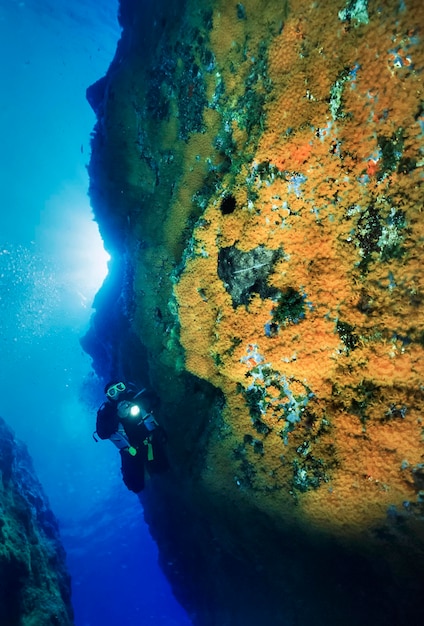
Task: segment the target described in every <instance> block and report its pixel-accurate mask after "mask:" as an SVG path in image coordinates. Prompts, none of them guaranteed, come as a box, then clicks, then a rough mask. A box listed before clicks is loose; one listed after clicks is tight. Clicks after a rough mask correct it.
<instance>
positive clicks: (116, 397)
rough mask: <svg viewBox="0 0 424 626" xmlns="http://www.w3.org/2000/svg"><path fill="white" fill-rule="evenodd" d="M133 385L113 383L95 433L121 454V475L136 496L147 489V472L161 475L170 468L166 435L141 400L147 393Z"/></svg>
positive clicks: (108, 390) (106, 390)
mask: <svg viewBox="0 0 424 626" xmlns="http://www.w3.org/2000/svg"><path fill="white" fill-rule="evenodd" d="M145 391H146V390H145V389H142V390H141V391H138V392H137V390H136V388H135V386H134V385H133V384H132V383H124V382H120V381H117V382H110V383H108V384H107V385H106V387H105V394H106V396H107V399H106V402H104V403H103V404H102V406H101V407H100V408H99V410H98V411H97V420H96V433H97V435H98V436H99V437H100V439H110V441H112V443H113V444H115V446H116V447H117V448H118V450H119V453H120V455H121V472H122V478H123V481H124V483H125V485H126V487H127V488H128V489H129V490H130V491H133V492H134V493H139V492H140V491H142V490H143V488H144V470H145V467H147V469H148V471H149V473H150V474H158V473H161V472H163V471H165V470H166V469H168V467H169V466H168V460H167V458H166V455H165V449H164V444H165V441H166V435H165V431H164V430H163V428H161V427H160V426H159V424H158V423H157V422H156V420H155V418H154V417H153V414H152V412H151V411H150V412H148V411H146V409H145V408H144V406H143V403H142V401H141V396H142V395H143V393H144V392H145Z"/></svg>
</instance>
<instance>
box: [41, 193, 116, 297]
mask: <svg viewBox="0 0 424 626" xmlns="http://www.w3.org/2000/svg"><path fill="white" fill-rule="evenodd" d="M85 189H86V186H85V185H83V184H78V181H77V182H75V183H72V184H70V183H68V184H67V185H65V186H64V187H63V188H62V189H61V190H60V191H59V193H57V194H56V195H54V196H52V197H51V198H50V199H49V201H48V202H47V204H46V207H45V209H44V211H43V212H42V216H41V224H40V227H39V229H38V236H37V240H38V242H39V245H40V248H41V249H42V250H43V251H44V252H45V253H47V254H48V256H49V257H51V258H52V259H54V262H55V265H56V278H57V281H58V282H59V283H61V284H63V286H64V288H65V289H66V290H67V291H68V292H69V296H70V298H71V302H70V304H72V305H73V306H76V305H79V306H81V307H83V308H90V307H91V304H92V302H93V299H94V296H95V294H96V293H97V291H98V290H99V289H100V287H101V286H102V284H103V281H104V279H105V278H106V276H107V273H108V261H109V260H110V256H109V254H108V253H107V252H106V250H105V249H104V246H103V241H102V239H101V236H100V233H99V229H98V226H97V224H96V222H94V220H93V216H92V213H91V209H90V206H89V199H88V197H87V194H86V191H85Z"/></svg>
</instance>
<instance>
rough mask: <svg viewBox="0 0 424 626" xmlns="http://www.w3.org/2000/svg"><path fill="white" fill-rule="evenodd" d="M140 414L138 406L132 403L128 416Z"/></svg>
mask: <svg viewBox="0 0 424 626" xmlns="http://www.w3.org/2000/svg"><path fill="white" fill-rule="evenodd" d="M139 415H140V407H139V406H138V405H137V404H133V405H132V406H131V408H130V416H131V417H138V416H139Z"/></svg>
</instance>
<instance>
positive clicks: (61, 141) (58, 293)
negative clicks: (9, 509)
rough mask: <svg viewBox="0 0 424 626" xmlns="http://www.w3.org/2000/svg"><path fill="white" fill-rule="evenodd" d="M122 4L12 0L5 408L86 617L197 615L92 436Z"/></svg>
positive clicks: (84, 623) (132, 621)
mask: <svg viewBox="0 0 424 626" xmlns="http://www.w3.org/2000/svg"><path fill="white" fill-rule="evenodd" d="M116 13H117V2H116V1H115V0H103V1H102V2H98V1H97V0H26V1H18V0H0V48H1V58H2V60H3V62H2V63H1V64H0V84H1V85H2V99H1V104H0V132H1V137H2V161H1V168H0V191H1V199H2V207H1V211H0V320H1V325H0V346H1V353H2V358H1V361H0V414H1V415H2V416H3V417H5V419H6V420H7V421H8V422H9V424H11V426H12V427H13V428H14V430H15V432H16V434H17V435H18V436H19V437H20V438H21V439H22V440H23V441H25V443H26V444H27V446H28V448H29V451H30V453H31V455H32V457H33V459H34V463H35V468H36V471H37V474H38V477H39V478H40V480H41V482H42V483H43V486H44V489H45V491H46V493H47V495H48V498H49V500H50V504H51V507H52V509H53V511H54V512H55V514H56V516H57V517H58V519H59V522H60V526H61V532H62V538H63V542H64V545H65V549H66V551H67V555H68V568H69V570H70V573H71V576H72V580H73V603H74V609H75V623H76V626H122V625H123V624H125V625H126V626H136V625H139V624H143V625H146V626H148V625H150V624H152V625H153V624H155V625H156V626H158V625H159V626H160V625H165V624H166V625H167V626H168V625H169V626H189V624H190V621H189V620H188V618H187V616H186V614H185V612H184V611H183V609H182V608H181V607H180V606H179V605H178V603H177V602H176V601H175V599H174V597H173V595H172V592H171V590H170V587H169V585H168V583H167V581H166V579H165V578H164V576H163V575H162V573H161V571H160V569H159V567H158V565H157V548H156V546H155V544H154V543H153V541H152V540H151V538H150V535H149V533H148V530H147V528H146V526H145V524H144V522H143V512H142V509H141V506H140V504H139V502H138V500H137V498H136V497H135V496H134V495H133V494H131V493H130V492H128V491H126V489H125V487H124V486H123V484H122V483H121V479H120V472H119V459H118V457H117V454H116V450H115V449H114V448H113V446H112V445H111V444H110V443H109V442H100V443H97V444H96V443H94V441H93V439H92V437H91V434H92V431H93V430H94V422H95V408H96V406H97V404H96V403H99V402H100V390H99V389H98V386H96V381H95V380H94V379H93V376H92V373H91V367H90V361H89V359H88V357H87V356H86V355H85V354H84V353H83V352H82V350H81V349H80V346H79V342H78V339H79V337H80V336H81V335H82V334H83V333H84V331H85V329H86V327H87V324H88V320H89V316H90V314H91V302H92V300H93V297H94V294H95V292H96V291H97V289H98V288H99V287H100V285H101V283H102V281H103V279H104V276H105V274H106V271H107V260H108V257H107V255H106V253H105V252H104V250H103V247H102V242H101V240H100V237H99V234H98V230H97V226H96V224H95V223H94V222H93V221H92V217H91V210H90V207H89V203H88V199H87V187H88V180H87V174H86V165H87V162H88V159H89V138H90V132H91V130H92V128H93V126H94V123H95V119H94V115H93V113H92V111H91V109H90V107H89V106H88V104H87V103H86V101H85V89H86V87H87V86H88V85H90V84H91V83H93V82H94V81H95V80H97V79H98V78H99V77H100V76H102V75H103V74H104V73H105V72H106V69H107V67H108V65H109V63H110V61H111V60H112V57H113V54H114V51H115V47H116V43H117V40H118V38H119V36H120V30H119V27H118V24H117V21H116ZM82 385H83V386H84V389H85V390H86V391H85V393H83V392H82V391H81V387H82ZM87 390H88V391H87ZM106 599H107V600H106Z"/></svg>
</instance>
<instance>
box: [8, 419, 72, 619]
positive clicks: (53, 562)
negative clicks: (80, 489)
mask: <svg viewBox="0 0 424 626" xmlns="http://www.w3.org/2000/svg"><path fill="white" fill-rule="evenodd" d="M0 490H1V508H0V624H1V626H72V624H73V611H72V607H71V599H70V596H71V590H70V578H69V575H68V573H67V571H66V567H65V552H64V550H63V547H62V545H61V542H60V537H59V529H58V523H57V521H56V518H55V516H54V515H53V513H52V511H51V510H50V508H49V504H48V501H47V499H46V496H45V495H44V492H43V489H42V486H41V484H40V483H39V481H38V480H37V478H36V477H35V474H34V468H33V465H32V461H31V458H30V456H29V454H28V451H27V449H26V447H25V445H24V444H23V443H21V442H20V441H18V440H17V439H16V438H15V436H14V434H13V431H12V430H11V429H10V428H9V427H8V426H7V424H6V422H5V421H4V420H3V419H2V418H0Z"/></svg>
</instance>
